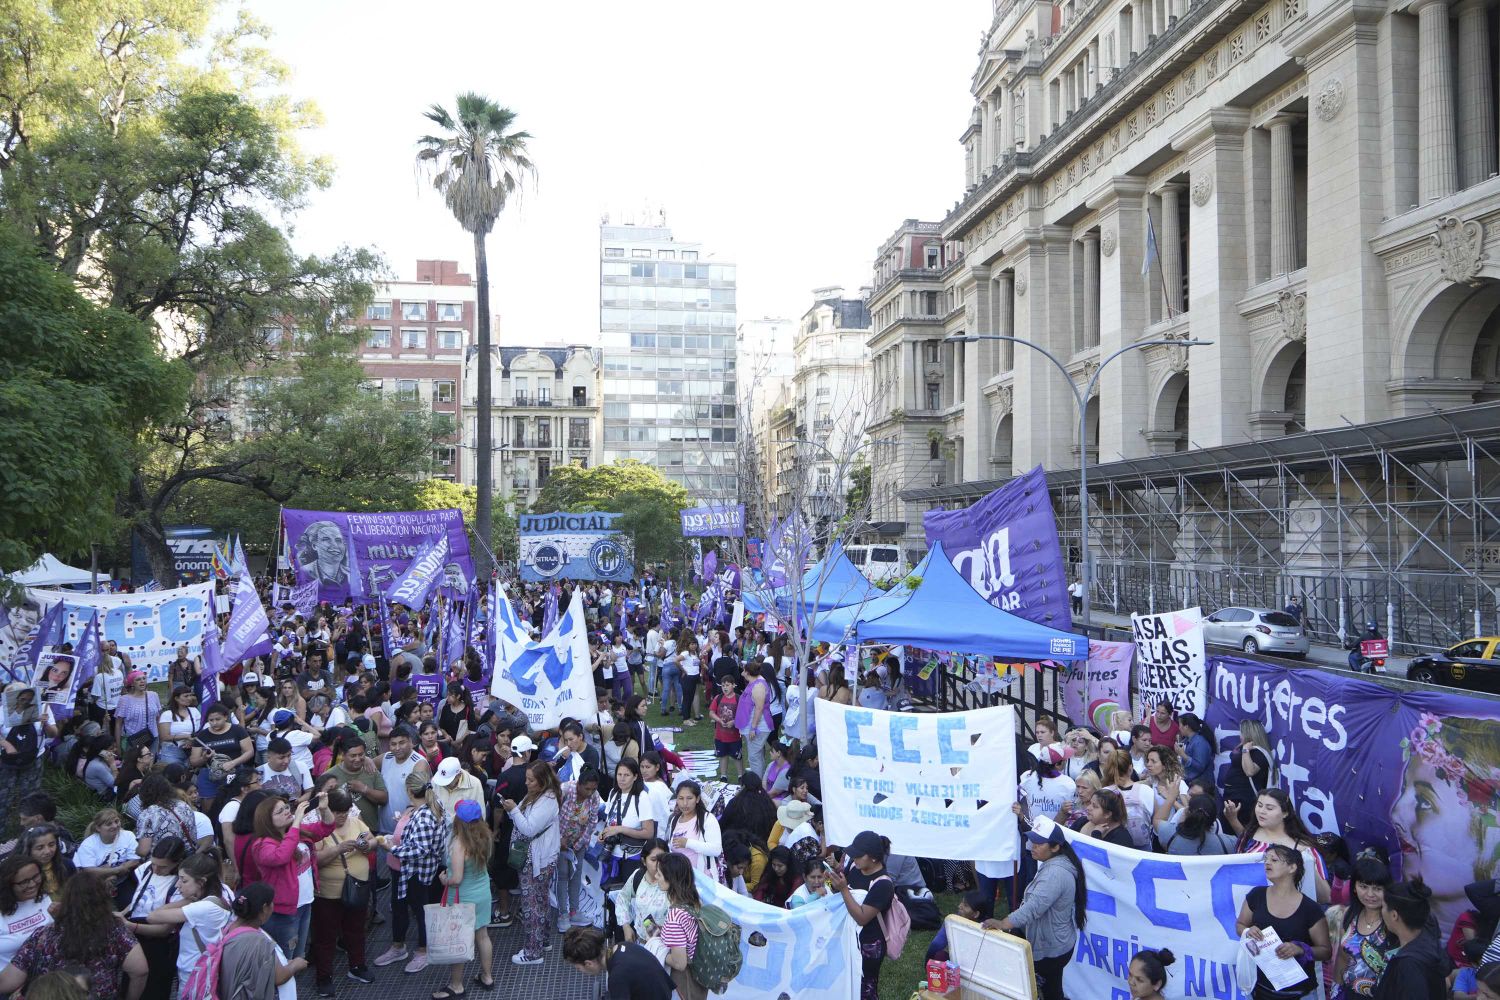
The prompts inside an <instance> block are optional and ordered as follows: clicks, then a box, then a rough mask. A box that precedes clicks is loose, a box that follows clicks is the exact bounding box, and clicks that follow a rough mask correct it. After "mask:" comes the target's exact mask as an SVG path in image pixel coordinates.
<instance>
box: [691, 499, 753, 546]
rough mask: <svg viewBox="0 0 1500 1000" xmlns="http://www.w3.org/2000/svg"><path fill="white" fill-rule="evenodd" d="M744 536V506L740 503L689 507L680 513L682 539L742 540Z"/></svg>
mask: <svg viewBox="0 0 1500 1000" xmlns="http://www.w3.org/2000/svg"><path fill="white" fill-rule="evenodd" d="M744 536H745V505H744V504H742V503H737V504H724V505H719V504H710V505H709V506H707V507H689V508H687V509H686V510H684V511H683V512H682V537H684V538H743V537H744Z"/></svg>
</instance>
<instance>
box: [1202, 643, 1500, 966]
mask: <svg viewBox="0 0 1500 1000" xmlns="http://www.w3.org/2000/svg"><path fill="white" fill-rule="evenodd" d="M1211 664H1212V676H1213V690H1214V700H1213V703H1212V704H1211V705H1210V706H1209V711H1208V715H1207V716H1206V717H1205V719H1206V721H1207V722H1208V723H1209V724H1210V725H1212V726H1213V727H1214V732H1215V733H1216V735H1217V736H1218V737H1219V745H1220V749H1221V751H1222V753H1221V755H1220V761H1221V763H1222V764H1225V765H1227V764H1228V761H1229V759H1230V757H1229V752H1230V751H1232V750H1233V749H1234V748H1235V747H1236V746H1237V745H1238V743H1239V727H1240V723H1241V721H1242V720H1247V719H1248V720H1253V721H1255V722H1257V723H1259V724H1260V725H1261V726H1262V727H1264V728H1265V730H1266V734H1267V736H1268V738H1269V740H1270V745H1271V749H1272V753H1273V754H1274V756H1275V757H1276V761H1277V769H1278V780H1279V784H1280V785H1281V787H1282V788H1284V789H1285V790H1286V791H1287V793H1288V794H1289V795H1290V796H1291V797H1292V801H1293V802H1294V803H1296V805H1297V811H1298V814H1299V815H1300V816H1301V818H1302V821H1303V822H1304V823H1305V824H1306V825H1307V827H1308V829H1309V830H1311V831H1312V832H1313V833H1315V834H1316V833H1323V832H1329V833H1337V834H1339V835H1340V836H1343V837H1345V838H1348V840H1349V846H1350V850H1351V853H1352V852H1354V851H1357V850H1358V849H1359V848H1360V847H1363V846H1365V845H1366V844H1370V843H1374V844H1377V845H1379V846H1381V847H1383V848H1385V849H1386V850H1387V851H1388V852H1389V854H1390V855H1391V857H1392V858H1393V859H1399V863H1400V877H1401V878H1411V877H1413V876H1417V875H1420V876H1422V878H1423V880H1424V881H1426V883H1427V885H1428V887H1429V888H1430V889H1431V890H1432V893H1433V899H1432V902H1433V911H1434V913H1435V914H1436V915H1437V918H1438V920H1439V923H1440V924H1441V925H1442V929H1443V934H1444V936H1445V937H1446V935H1447V933H1448V930H1449V928H1451V926H1452V924H1453V922H1454V921H1455V920H1457V919H1458V917H1459V916H1460V915H1462V914H1463V912H1464V911H1465V910H1467V909H1469V908H1470V906H1471V904H1470V903H1469V901H1468V898H1467V896H1466V895H1465V893H1464V887H1465V886H1467V885H1468V884H1469V883H1471V882H1476V881H1487V880H1489V879H1492V878H1495V877H1497V876H1500V710H1497V707H1496V706H1495V705H1494V704H1493V703H1491V702H1487V701H1481V700H1479V699H1477V698H1471V697H1468V696H1465V695H1460V694H1456V693H1455V694H1448V693H1429V692H1415V691H1403V692H1398V691H1392V690H1390V689H1388V688H1385V687H1382V686H1381V685H1378V684H1375V683H1373V682H1370V681H1365V680H1359V679H1356V678H1344V677H1338V676H1335V675H1333V674H1324V673H1320V672H1319V671H1315V670H1293V669H1289V668H1283V667H1274V666H1271V665H1269V664H1263V663H1257V662H1253V661H1250V660H1242V659H1239V658H1238V657H1214V658H1213V660H1212V661H1211Z"/></svg>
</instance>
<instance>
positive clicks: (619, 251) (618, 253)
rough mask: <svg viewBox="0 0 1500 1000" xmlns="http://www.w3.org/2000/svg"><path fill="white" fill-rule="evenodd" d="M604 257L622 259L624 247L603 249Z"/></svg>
mask: <svg viewBox="0 0 1500 1000" xmlns="http://www.w3.org/2000/svg"><path fill="white" fill-rule="evenodd" d="M604 256H606V257H623V256H625V248H624V247H605V248H604Z"/></svg>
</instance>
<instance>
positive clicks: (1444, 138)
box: [1412, 0, 1488, 205]
mask: <svg viewBox="0 0 1500 1000" xmlns="http://www.w3.org/2000/svg"><path fill="white" fill-rule="evenodd" d="M1412 10H1413V11H1414V12H1415V13H1416V15H1417V30H1418V36H1419V37H1418V56H1417V58H1418V60H1419V63H1420V71H1419V74H1418V80H1419V93H1420V101H1419V107H1420V115H1419V117H1420V119H1421V124H1420V128H1421V133H1420V138H1419V140H1418V143H1417V146H1418V149H1419V151H1420V153H1419V157H1420V158H1419V161H1418V167H1417V170H1418V174H1419V176H1420V178H1421V182H1420V183H1421V192H1422V204H1424V205H1425V204H1427V203H1428V202H1433V201H1437V200H1438V199H1440V198H1446V197H1448V195H1450V194H1452V193H1453V191H1454V185H1455V183H1456V172H1457V170H1456V168H1457V162H1456V152H1457V151H1456V149H1455V146H1456V143H1455V141H1454V134H1453V62H1452V53H1451V51H1450V45H1449V39H1448V2H1447V0H1417V2H1416V3H1415V4H1413V5H1412ZM1486 44H1488V42H1486Z"/></svg>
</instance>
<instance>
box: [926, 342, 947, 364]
mask: <svg viewBox="0 0 1500 1000" xmlns="http://www.w3.org/2000/svg"><path fill="white" fill-rule="evenodd" d="M941 350H942V344H941V342H939V341H936V340H928V341H924V342H923V344H922V353H923V354H924V355H925V356H926V358H927V363H928V364H929V365H935V364H937V363H938V362H939V361H940V360H942V355H941V353H940V352H941Z"/></svg>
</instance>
